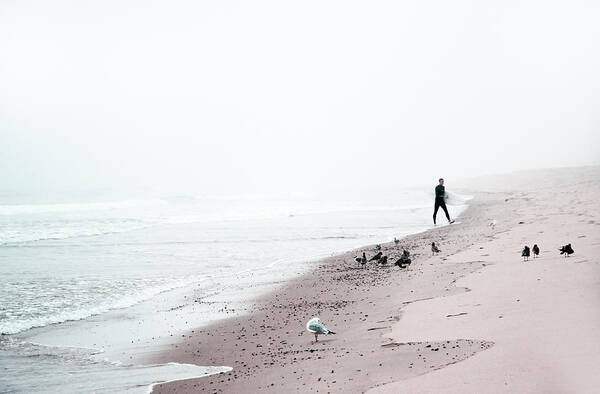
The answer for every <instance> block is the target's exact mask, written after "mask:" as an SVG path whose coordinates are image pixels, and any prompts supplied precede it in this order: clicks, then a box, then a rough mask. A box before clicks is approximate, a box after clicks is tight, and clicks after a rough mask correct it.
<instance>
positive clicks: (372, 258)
mask: <svg viewBox="0 0 600 394" xmlns="http://www.w3.org/2000/svg"><path fill="white" fill-rule="evenodd" d="M382 254H383V253H381V252H379V253H377V254H376V255H375V256H373V257H371V258H370V259H369V261H373V260H375V261H377V260H379V259H380V258H381V255H382Z"/></svg>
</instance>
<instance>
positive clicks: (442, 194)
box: [433, 178, 453, 225]
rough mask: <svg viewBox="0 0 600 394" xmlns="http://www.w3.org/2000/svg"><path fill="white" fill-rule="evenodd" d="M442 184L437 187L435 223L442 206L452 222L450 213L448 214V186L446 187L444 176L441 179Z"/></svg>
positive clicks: (447, 217)
mask: <svg viewBox="0 0 600 394" xmlns="http://www.w3.org/2000/svg"><path fill="white" fill-rule="evenodd" d="M439 182H440V184H439V185H437V186H436V187H435V207H434V208H433V224H434V225H435V224H436V222H435V218H436V216H437V212H438V209H440V207H442V209H443V210H444V213H445V214H446V219H448V223H452V222H453V221H452V220H450V215H449V214H448V208H446V188H444V178H440V179H439Z"/></svg>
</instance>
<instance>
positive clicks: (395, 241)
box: [394, 237, 400, 245]
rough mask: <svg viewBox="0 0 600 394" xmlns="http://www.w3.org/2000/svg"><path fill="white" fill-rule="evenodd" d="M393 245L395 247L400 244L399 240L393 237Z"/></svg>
mask: <svg viewBox="0 0 600 394" xmlns="http://www.w3.org/2000/svg"><path fill="white" fill-rule="evenodd" d="M394 243H395V244H396V245H398V244H399V243H400V240H399V239H398V238H396V237H394Z"/></svg>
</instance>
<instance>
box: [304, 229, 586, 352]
mask: <svg viewBox="0 0 600 394" xmlns="http://www.w3.org/2000/svg"><path fill="white" fill-rule="evenodd" d="M496 224H497V221H496V219H494V220H492V221H491V222H490V224H489V226H490V227H491V228H492V229H494V228H495V227H496ZM399 243H400V240H399V239H398V238H396V237H394V244H395V245H396V246H397V245H398V244H399ZM558 250H559V252H560V254H561V255H564V256H565V257H569V256H571V255H572V254H573V253H575V251H574V250H573V247H572V246H571V244H566V245H564V246H561V247H560V249H558ZM375 251H376V252H377V253H375V254H374V255H373V256H371V258H370V259H367V255H366V253H365V252H363V253H362V256H356V257H355V258H354V261H356V262H357V263H358V264H360V266H361V267H363V268H364V267H366V265H367V263H369V262H371V261H373V262H375V264H377V265H380V266H384V265H386V264H387V263H388V256H385V255H384V254H383V252H382V251H381V244H377V245H375ZM440 252H441V250H440V248H439V247H438V245H436V243H435V242H432V243H431V254H432V255H433V256H435V255H436V254H438V253H440ZM532 253H533V258H534V259H535V258H537V257H539V255H540V248H539V246H538V245H537V244H534V245H533V247H532V248H529V246H527V245H525V247H524V248H523V251H522V252H521V257H523V261H528V260H529V257H531V254H532ZM410 264H411V259H410V252H409V251H408V250H406V249H402V254H401V255H400V258H398V259H397V260H396V261H395V262H394V265H395V266H398V267H400V268H401V269H405V268H407V267H408V266H409V265H410ZM306 330H307V331H308V332H310V333H312V334H314V336H315V342H318V341H319V335H331V334H335V333H334V332H333V331H331V330H329V329H328V328H327V327H325V325H324V324H323V323H322V322H321V320H320V319H319V318H318V317H316V316H315V317H313V318H312V319H310V320H309V321H308V323H306Z"/></svg>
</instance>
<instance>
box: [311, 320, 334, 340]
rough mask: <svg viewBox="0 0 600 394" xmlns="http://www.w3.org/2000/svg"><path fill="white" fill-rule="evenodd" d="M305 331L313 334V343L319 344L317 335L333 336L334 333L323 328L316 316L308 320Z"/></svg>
mask: <svg viewBox="0 0 600 394" xmlns="http://www.w3.org/2000/svg"><path fill="white" fill-rule="evenodd" d="M306 329H307V330H308V332H312V333H313V334H315V342H319V334H323V335H329V334H335V332H333V331H329V330H328V329H327V327H325V325H324V324H323V323H321V320H320V319H319V318H318V317H316V316H315V317H313V318H312V319H310V320H309V321H308V323H306Z"/></svg>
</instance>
